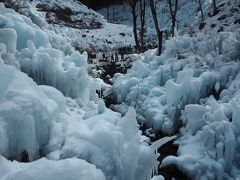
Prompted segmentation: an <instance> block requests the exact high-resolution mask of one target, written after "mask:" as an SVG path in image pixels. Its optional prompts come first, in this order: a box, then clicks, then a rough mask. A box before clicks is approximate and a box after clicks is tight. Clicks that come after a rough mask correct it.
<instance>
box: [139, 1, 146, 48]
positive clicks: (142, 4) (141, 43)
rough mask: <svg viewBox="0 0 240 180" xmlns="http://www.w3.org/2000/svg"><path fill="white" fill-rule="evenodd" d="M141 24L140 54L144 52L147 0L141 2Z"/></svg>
mask: <svg viewBox="0 0 240 180" xmlns="http://www.w3.org/2000/svg"><path fill="white" fill-rule="evenodd" d="M140 14H141V18H140V23H141V29H140V46H141V47H140V48H141V49H140V52H143V51H144V46H145V45H144V31H145V14H146V0H141V1H140Z"/></svg>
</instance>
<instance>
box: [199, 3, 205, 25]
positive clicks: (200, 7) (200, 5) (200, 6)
mask: <svg viewBox="0 0 240 180" xmlns="http://www.w3.org/2000/svg"><path fill="white" fill-rule="evenodd" d="M198 4H199V9H200V12H201V17H202V22H203V21H204V17H203V10H202V2H201V0H198Z"/></svg>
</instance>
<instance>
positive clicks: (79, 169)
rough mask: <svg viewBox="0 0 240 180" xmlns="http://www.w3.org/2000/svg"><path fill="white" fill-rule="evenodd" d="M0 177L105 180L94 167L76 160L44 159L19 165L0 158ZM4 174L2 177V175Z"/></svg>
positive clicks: (8, 179)
mask: <svg viewBox="0 0 240 180" xmlns="http://www.w3.org/2000/svg"><path fill="white" fill-rule="evenodd" d="M0 162H1V163H0V169H1V170H0V176H1V177H2V180H14V179H16V177H17V179H19V180H42V179H52V180H53V179H59V180H65V179H69V180H78V179H83V180H88V179H92V180H94V179H96V180H97V179H98V180H105V176H104V174H103V173H102V172H101V171H100V170H99V169H96V167H95V166H94V165H91V164H89V163H87V162H86V161H84V160H80V159H77V158H71V159H65V160H60V161H52V160H48V159H46V158H42V159H39V160H37V161H35V162H32V163H25V164H24V163H19V162H16V161H13V162H10V161H7V160H6V159H5V158H4V157H2V156H0ZM2 173H4V176H3V174H2Z"/></svg>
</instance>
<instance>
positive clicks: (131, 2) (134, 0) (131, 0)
mask: <svg viewBox="0 0 240 180" xmlns="http://www.w3.org/2000/svg"><path fill="white" fill-rule="evenodd" d="M128 4H129V5H130V7H131V10H132V18H133V19H132V20H133V35H134V39H135V43H136V49H137V50H139V47H140V44H139V40H138V35H137V14H136V5H137V0H128Z"/></svg>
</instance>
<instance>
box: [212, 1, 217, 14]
mask: <svg viewBox="0 0 240 180" xmlns="http://www.w3.org/2000/svg"><path fill="white" fill-rule="evenodd" d="M216 14H217V3H216V0H213V15H216Z"/></svg>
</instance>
